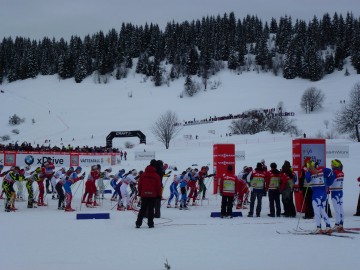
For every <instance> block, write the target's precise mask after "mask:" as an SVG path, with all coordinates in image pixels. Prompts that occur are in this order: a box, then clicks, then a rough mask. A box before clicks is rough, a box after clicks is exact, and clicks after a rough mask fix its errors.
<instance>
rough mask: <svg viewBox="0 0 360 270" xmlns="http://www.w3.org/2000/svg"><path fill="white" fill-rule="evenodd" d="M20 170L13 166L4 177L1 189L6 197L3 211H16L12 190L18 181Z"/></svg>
mask: <svg viewBox="0 0 360 270" xmlns="http://www.w3.org/2000/svg"><path fill="white" fill-rule="evenodd" d="M19 173H20V168H19V167H18V166H15V167H13V168H10V171H9V172H8V173H7V174H6V175H5V176H4V179H3V183H2V188H3V190H4V192H5V195H6V200H5V211H6V212H10V211H16V210H17V208H16V207H15V197H16V195H15V190H14V183H15V181H17V180H18V179H19Z"/></svg>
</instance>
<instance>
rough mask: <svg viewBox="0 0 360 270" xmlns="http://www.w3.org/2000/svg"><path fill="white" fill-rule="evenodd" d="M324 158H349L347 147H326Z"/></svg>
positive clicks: (331, 145)
mask: <svg viewBox="0 0 360 270" xmlns="http://www.w3.org/2000/svg"><path fill="white" fill-rule="evenodd" d="M326 157H327V158H338V159H342V158H350V150H349V145H333V144H328V145H326Z"/></svg>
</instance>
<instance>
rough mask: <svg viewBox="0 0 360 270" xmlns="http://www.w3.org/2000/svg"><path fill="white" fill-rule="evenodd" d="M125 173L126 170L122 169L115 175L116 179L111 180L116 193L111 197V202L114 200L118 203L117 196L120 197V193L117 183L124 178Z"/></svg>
mask: <svg viewBox="0 0 360 270" xmlns="http://www.w3.org/2000/svg"><path fill="white" fill-rule="evenodd" d="M124 173H125V170H124V169H121V170H119V171H118V172H117V173H116V174H115V175H114V177H113V178H112V179H111V180H110V185H111V187H112V188H113V189H114V192H113V194H112V196H111V200H112V201H116V200H117V196H118V195H119V193H118V191H117V190H116V186H117V181H118V180H119V179H121V178H122V177H123V175H124Z"/></svg>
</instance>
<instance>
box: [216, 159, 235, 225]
mask: <svg viewBox="0 0 360 270" xmlns="http://www.w3.org/2000/svg"><path fill="white" fill-rule="evenodd" d="M238 181H239V180H238V178H237V177H236V175H235V174H234V172H233V166H231V165H229V166H228V167H227V172H226V173H224V174H223V176H222V177H221V179H220V195H221V196H222V199H221V215H220V217H221V218H224V217H228V218H232V208H233V202H234V196H235V193H236V190H238Z"/></svg>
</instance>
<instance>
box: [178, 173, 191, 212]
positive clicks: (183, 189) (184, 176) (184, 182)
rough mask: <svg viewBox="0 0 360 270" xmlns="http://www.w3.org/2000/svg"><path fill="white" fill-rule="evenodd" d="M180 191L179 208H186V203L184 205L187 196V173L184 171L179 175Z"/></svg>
mask: <svg viewBox="0 0 360 270" xmlns="http://www.w3.org/2000/svg"><path fill="white" fill-rule="evenodd" d="M180 179H181V181H180V191H181V203H180V208H179V209H180V210H183V209H184V210H186V209H188V207H187V205H186V197H187V194H186V186H187V183H188V181H189V178H188V175H187V173H186V171H183V172H182V173H181V176H180Z"/></svg>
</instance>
